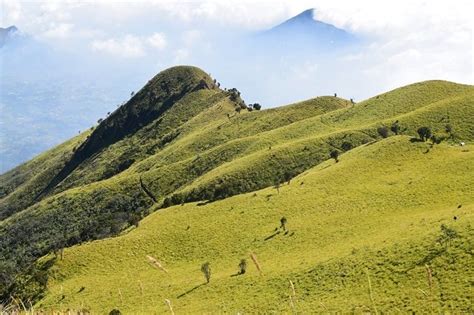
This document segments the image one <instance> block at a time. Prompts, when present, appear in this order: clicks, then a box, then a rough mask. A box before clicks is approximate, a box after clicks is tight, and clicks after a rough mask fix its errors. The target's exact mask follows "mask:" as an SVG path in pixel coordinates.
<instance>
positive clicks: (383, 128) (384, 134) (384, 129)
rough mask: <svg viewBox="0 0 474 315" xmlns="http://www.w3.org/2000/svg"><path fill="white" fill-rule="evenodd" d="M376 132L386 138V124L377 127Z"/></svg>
mask: <svg viewBox="0 0 474 315" xmlns="http://www.w3.org/2000/svg"><path fill="white" fill-rule="evenodd" d="M377 133H378V134H379V136H381V137H382V138H387V137H388V128H387V127H386V126H382V127H378V128H377Z"/></svg>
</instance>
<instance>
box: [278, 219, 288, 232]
mask: <svg viewBox="0 0 474 315" xmlns="http://www.w3.org/2000/svg"><path fill="white" fill-rule="evenodd" d="M286 223H288V221H287V220H286V218H285V217H282V218H281V219H280V228H281V229H283V231H286Z"/></svg>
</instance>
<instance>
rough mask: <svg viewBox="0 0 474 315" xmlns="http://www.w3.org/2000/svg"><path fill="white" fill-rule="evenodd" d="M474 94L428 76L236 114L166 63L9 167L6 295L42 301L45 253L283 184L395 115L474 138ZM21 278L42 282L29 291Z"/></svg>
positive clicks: (204, 81)
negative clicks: (109, 107)
mask: <svg viewBox="0 0 474 315" xmlns="http://www.w3.org/2000/svg"><path fill="white" fill-rule="evenodd" d="M183 77H185V78H184V79H183ZM473 93H474V91H473V87H472V86H467V85H459V84H455V83H450V82H444V81H427V82H421V83H417V84H413V85H409V86H406V87H402V88H399V89H396V90H394V91H390V92H387V93H385V94H382V95H380V96H377V97H374V98H371V99H369V100H367V101H364V102H361V103H359V104H356V105H352V104H351V103H350V102H348V101H346V100H343V99H340V98H336V97H317V98H314V99H311V100H308V101H304V102H301V103H297V104H293V105H289V106H284V107H280V108H275V109H269V110H262V111H252V112H247V111H246V110H242V111H240V112H239V113H237V112H236V110H235V109H236V107H238V106H240V105H239V104H241V101H240V100H239V98H235V97H234V96H233V95H232V93H231V92H229V91H223V90H220V89H219V88H217V87H216V86H215V85H214V81H213V80H212V79H211V78H210V77H209V76H207V74H205V73H204V72H203V71H202V70H199V69H197V68H194V67H176V68H172V69H171V70H166V71H164V72H163V73H160V74H158V75H157V76H156V77H155V78H154V79H153V80H151V81H150V82H149V83H148V84H147V85H146V86H145V87H144V88H143V89H142V90H141V91H140V92H138V93H137V95H135V96H134V97H132V99H131V100H130V101H129V102H128V103H127V104H125V105H124V107H122V108H119V109H118V110H117V111H116V112H114V113H112V115H110V116H109V117H108V118H107V119H105V120H104V121H103V122H102V123H100V124H99V126H97V127H96V128H95V129H94V130H93V131H92V132H91V133H90V134H84V135H81V136H79V137H77V138H76V139H73V140H71V141H70V142H68V143H65V144H63V145H61V146H59V147H57V148H56V149H53V150H52V151H51V152H50V153H47V154H45V155H44V156H40V157H38V158H36V159H34V160H32V161H31V162H29V163H26V164H25V165H24V166H21V167H19V168H17V169H15V170H13V171H12V172H9V173H7V174H4V175H2V177H1V179H2V182H3V181H4V180H5V182H6V183H9V184H8V185H5V186H2V187H9V188H8V189H6V190H4V191H6V195H5V197H3V198H2V199H0V214H1V215H3V217H1V218H2V221H0V258H1V260H0V281H1V284H3V288H6V289H3V291H2V290H0V297H1V296H2V294H5V292H8V295H10V294H14V295H18V296H26V297H29V298H38V297H39V296H40V295H41V292H40V291H41V286H43V285H44V277H37V275H38V274H39V273H38V272H37V271H36V270H35V268H33V267H32V266H34V265H32V263H33V262H34V261H35V259H37V258H38V257H40V256H42V255H45V254H47V253H50V252H52V251H55V250H59V249H61V248H64V247H70V246H73V245H75V244H78V243H82V242H86V241H90V240H95V239H101V238H104V237H108V236H113V235H117V234H119V233H120V232H121V231H124V230H126V229H127V228H129V227H130V226H133V225H134V224H136V222H137V221H138V220H140V219H141V218H143V217H145V216H146V215H148V214H150V213H152V212H153V211H155V210H157V209H160V208H163V207H168V206H170V205H173V204H181V203H184V202H192V201H201V203H203V202H202V201H206V200H208V201H215V200H218V199H223V198H227V197H230V196H234V195H237V194H241V193H245V192H251V191H254V190H258V189H261V188H264V187H269V186H273V185H275V184H281V183H282V182H287V181H288V179H290V178H293V177H294V176H296V175H297V174H300V173H302V172H304V171H306V170H308V169H310V168H313V167H315V166H317V165H319V164H320V163H323V162H324V161H326V160H327V159H328V158H329V152H331V151H332V150H338V151H340V152H341V153H342V152H346V151H349V150H351V149H353V148H356V147H359V146H361V145H365V144H369V143H373V142H374V141H376V140H378V139H380V138H381V137H380V135H379V134H378V133H377V129H378V128H379V127H381V126H388V127H390V126H391V125H392V124H393V123H394V122H395V121H398V123H399V124H400V126H401V128H402V134H405V135H412V136H414V135H416V130H417V128H419V127H420V126H428V127H430V128H431V129H432V130H433V131H434V132H435V134H436V135H437V136H445V137H447V138H448V143H450V144H454V143H457V142H459V141H465V142H468V143H471V142H472V141H473V139H474V134H473V130H474V129H473V128H472V127H473V120H472V119H471V118H472V117H474V106H473V105H474V104H473V96H474V94H473ZM120 113H121V114H120ZM447 125H450V126H451V130H450V132H446V126H447ZM109 134H112V135H111V136H109ZM389 134H390V135H392V134H393V133H391V132H389ZM73 148H75V149H73ZM436 148H437V146H436ZM430 150H431V149H430V148H428V149H427V152H429V151H430ZM48 156H50V157H51V158H50V159H48V158H47V157H48ZM38 170H43V172H42V173H39V171H38ZM36 174H38V175H36ZM33 175H35V176H33ZM2 185H3V184H2ZM29 266H30V267H31V268H30V267H29ZM30 269H31V270H30ZM25 270H26V274H22V273H24V272H25ZM18 274H22V275H21V276H18ZM19 279H20V280H19ZM24 279H26V280H24ZM28 279H30V280H28ZM23 280H24V281H23ZM25 281H26V287H36V286H38V287H39V290H36V291H35V290H33V291H34V292H32V293H29V292H26V293H25V292H24V287H25ZM33 283H34V284H33Z"/></svg>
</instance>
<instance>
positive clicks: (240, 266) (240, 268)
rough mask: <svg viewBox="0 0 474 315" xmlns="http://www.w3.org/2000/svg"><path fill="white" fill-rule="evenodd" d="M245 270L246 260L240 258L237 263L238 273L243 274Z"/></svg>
mask: <svg viewBox="0 0 474 315" xmlns="http://www.w3.org/2000/svg"><path fill="white" fill-rule="evenodd" d="M246 271H247V260H245V259H242V260H240V263H239V275H243V274H245V272H246Z"/></svg>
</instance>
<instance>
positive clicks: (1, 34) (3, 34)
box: [0, 25, 18, 47]
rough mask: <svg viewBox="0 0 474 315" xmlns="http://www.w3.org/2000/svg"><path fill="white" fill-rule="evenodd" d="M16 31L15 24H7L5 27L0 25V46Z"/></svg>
mask: <svg viewBox="0 0 474 315" xmlns="http://www.w3.org/2000/svg"><path fill="white" fill-rule="evenodd" d="M17 32H18V29H17V28H16V26H15V25H12V26H9V27H7V28H3V27H0V47H3V45H5V44H6V43H7V42H8V41H9V40H10V39H11V37H13V36H15V33H17Z"/></svg>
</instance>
